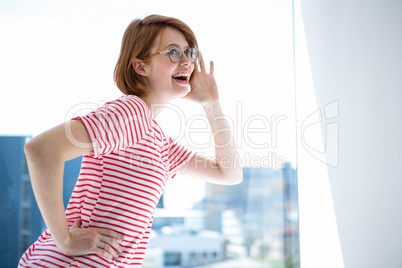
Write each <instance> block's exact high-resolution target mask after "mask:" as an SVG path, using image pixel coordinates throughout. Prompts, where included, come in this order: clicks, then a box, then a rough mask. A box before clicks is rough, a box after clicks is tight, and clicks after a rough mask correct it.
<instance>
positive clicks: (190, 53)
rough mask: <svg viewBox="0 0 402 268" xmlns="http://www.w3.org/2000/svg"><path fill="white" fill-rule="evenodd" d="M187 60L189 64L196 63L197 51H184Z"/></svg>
mask: <svg viewBox="0 0 402 268" xmlns="http://www.w3.org/2000/svg"><path fill="white" fill-rule="evenodd" d="M184 53H185V54H186V56H187V58H189V59H190V60H191V62H196V61H197V58H198V50H197V49H196V48H195V47H191V48H187V49H185V50H184Z"/></svg>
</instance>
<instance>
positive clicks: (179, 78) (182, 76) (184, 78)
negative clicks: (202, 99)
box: [172, 73, 190, 83]
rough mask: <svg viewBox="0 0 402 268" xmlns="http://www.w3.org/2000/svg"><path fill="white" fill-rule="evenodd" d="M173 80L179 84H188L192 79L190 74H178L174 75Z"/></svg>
mask: <svg viewBox="0 0 402 268" xmlns="http://www.w3.org/2000/svg"><path fill="white" fill-rule="evenodd" d="M172 78H173V79H175V80H176V81H178V82H182V83H183V82H188V81H189V79H190V74H189V73H177V74H174V75H172Z"/></svg>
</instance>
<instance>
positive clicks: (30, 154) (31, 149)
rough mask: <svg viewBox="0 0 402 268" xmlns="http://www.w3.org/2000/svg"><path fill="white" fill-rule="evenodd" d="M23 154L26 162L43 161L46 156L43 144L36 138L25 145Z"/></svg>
mask: <svg viewBox="0 0 402 268" xmlns="http://www.w3.org/2000/svg"><path fill="white" fill-rule="evenodd" d="M24 152H25V156H26V158H27V161H28V162H32V161H36V160H38V159H44V157H45V156H46V155H47V152H46V146H45V144H44V143H43V142H42V140H41V139H38V138H33V139H31V140H30V141H29V142H28V143H27V144H25V146H24Z"/></svg>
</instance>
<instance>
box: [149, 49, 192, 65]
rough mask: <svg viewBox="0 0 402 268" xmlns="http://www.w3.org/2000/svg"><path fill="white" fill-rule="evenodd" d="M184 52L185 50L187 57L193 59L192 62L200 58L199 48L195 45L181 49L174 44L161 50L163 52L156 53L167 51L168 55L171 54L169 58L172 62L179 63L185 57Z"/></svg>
mask: <svg viewBox="0 0 402 268" xmlns="http://www.w3.org/2000/svg"><path fill="white" fill-rule="evenodd" d="M183 52H184V54H186V57H187V58H188V59H189V60H191V62H196V61H197V59H198V49H196V48H195V47H189V48H186V49H184V50H181V49H180V48H179V47H176V46H173V47H171V48H169V50H166V51H161V52H159V53H156V54H163V53H167V55H168V56H169V59H170V60H171V61H172V62H174V63H177V62H179V61H180V60H181V58H182V57H183Z"/></svg>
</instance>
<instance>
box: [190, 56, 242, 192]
mask: <svg viewBox="0 0 402 268" xmlns="http://www.w3.org/2000/svg"><path fill="white" fill-rule="evenodd" d="M199 60H200V67H201V71H200V72H198V73H196V74H195V75H194V81H193V82H192V84H191V92H190V93H189V94H188V95H187V96H186V98H188V99H190V100H193V101H195V102H197V103H200V104H201V105H202V106H203V107H204V110H205V113H206V115H207V118H208V121H209V124H210V126H211V130H212V135H213V137H214V143H215V158H214V159H213V160H210V159H207V158H205V157H202V156H199V155H197V154H196V155H194V157H193V158H192V159H191V160H190V162H189V163H188V164H187V165H186V166H185V167H183V169H185V171H186V173H187V174H190V175H193V176H197V177H200V178H201V179H203V180H205V181H207V182H212V183H216V184H237V183H240V182H242V180H243V171H242V167H241V166H240V163H239V161H238V160H239V159H238V152H237V147H236V144H235V142H234V136H233V133H232V132H231V130H230V125H229V123H228V121H227V119H226V118H225V116H224V114H223V112H222V109H221V105H220V102H219V94H218V87H217V85H216V82H215V78H214V77H213V70H214V64H213V62H211V65H210V74H208V73H206V71H205V65H204V61H203V58H202V55H201V53H200V59H199Z"/></svg>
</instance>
